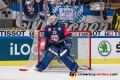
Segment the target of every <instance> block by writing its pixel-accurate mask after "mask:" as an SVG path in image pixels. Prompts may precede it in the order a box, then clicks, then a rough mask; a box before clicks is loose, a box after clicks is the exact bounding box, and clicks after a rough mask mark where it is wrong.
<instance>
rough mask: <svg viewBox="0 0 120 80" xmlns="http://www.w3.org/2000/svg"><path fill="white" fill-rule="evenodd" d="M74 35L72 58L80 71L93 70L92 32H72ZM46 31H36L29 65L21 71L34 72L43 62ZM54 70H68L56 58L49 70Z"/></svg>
mask: <svg viewBox="0 0 120 80" xmlns="http://www.w3.org/2000/svg"><path fill="white" fill-rule="evenodd" d="M70 33H71V34H72V48H71V50H70V55H71V57H72V58H73V59H74V60H75V61H76V62H77V64H78V65H79V69H83V70H90V69H91V32H90V31H82V30H77V31H70ZM43 34H44V31H40V30H39V31H35V32H34V38H33V44H32V47H31V53H30V56H29V60H28V64H27V65H26V66H23V67H21V68H19V70H20V71H28V70H33V69H34V68H35V66H36V64H37V63H38V62H39V61H41V60H42V57H43V56H44V54H45V52H46V51H45V50H41V46H40V45H41V44H42V45H44V44H43V43H41V40H44V37H43ZM52 68H56V69H57V68H67V67H66V66H65V65H64V63H62V61H61V60H60V59H59V57H55V58H54V59H53V60H52V61H51V63H50V64H49V66H48V68H47V69H52Z"/></svg>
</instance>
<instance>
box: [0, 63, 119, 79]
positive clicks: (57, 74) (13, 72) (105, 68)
mask: <svg viewBox="0 0 120 80" xmlns="http://www.w3.org/2000/svg"><path fill="white" fill-rule="evenodd" d="M19 68H20V66H1V67H0V80H120V75H119V73H120V65H118V64H104V65H102V64H96V65H92V70H78V73H83V72H84V73H118V75H117V76H94V77H93V76H76V78H71V77H70V76H69V70H64V69H55V70H44V71H43V72H36V71H27V72H26V71H24V72H21V71H19Z"/></svg>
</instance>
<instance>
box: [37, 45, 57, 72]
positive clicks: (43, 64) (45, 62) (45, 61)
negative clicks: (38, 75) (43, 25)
mask: <svg viewBox="0 0 120 80" xmlns="http://www.w3.org/2000/svg"><path fill="white" fill-rule="evenodd" d="M50 48H51V49H52V50H54V51H55V52H58V48H57V47H55V46H51V47H50ZM54 57H55V54H53V53H52V52H50V51H47V52H46V53H45V55H44V57H43V59H42V60H41V61H40V62H39V63H38V64H37V65H36V68H37V69H38V70H39V71H42V70H44V69H45V68H46V67H47V66H48V65H49V63H50V62H51V60H52V59H53V58H54Z"/></svg>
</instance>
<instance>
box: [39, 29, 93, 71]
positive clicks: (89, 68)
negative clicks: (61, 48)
mask: <svg viewBox="0 0 120 80" xmlns="http://www.w3.org/2000/svg"><path fill="white" fill-rule="evenodd" d="M41 32H44V30H39V31H38V42H39V43H40V40H41V38H40V33H41ZM70 32H86V33H89V67H88V69H87V70H91V37H92V36H91V34H92V33H91V31H88V30H70ZM39 43H38V62H39V61H40V44H39Z"/></svg>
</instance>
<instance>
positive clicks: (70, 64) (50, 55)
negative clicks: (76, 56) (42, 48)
mask: <svg viewBox="0 0 120 80" xmlns="http://www.w3.org/2000/svg"><path fill="white" fill-rule="evenodd" d="M50 48H51V49H52V50H53V51H55V52H56V53H58V55H60V53H62V52H63V51H64V50H65V49H64V46H60V47H59V48H57V47H56V46H54V45H52V46H51V47H50ZM55 56H56V55H55V54H53V53H52V52H50V51H47V52H46V53H45V56H44V57H43V59H42V60H41V61H40V62H39V63H38V64H37V65H36V68H38V70H39V71H43V70H44V69H45V68H47V66H48V65H49V63H50V62H51V60H52V59H53V58H54V57H55ZM59 58H60V59H61V60H62V62H63V63H64V64H65V65H66V66H67V67H68V68H69V69H70V71H76V70H77V69H78V65H77V63H76V62H75V61H74V60H73V59H72V58H71V56H70V54H69V51H67V52H66V53H65V54H63V55H62V56H60V57H59Z"/></svg>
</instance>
